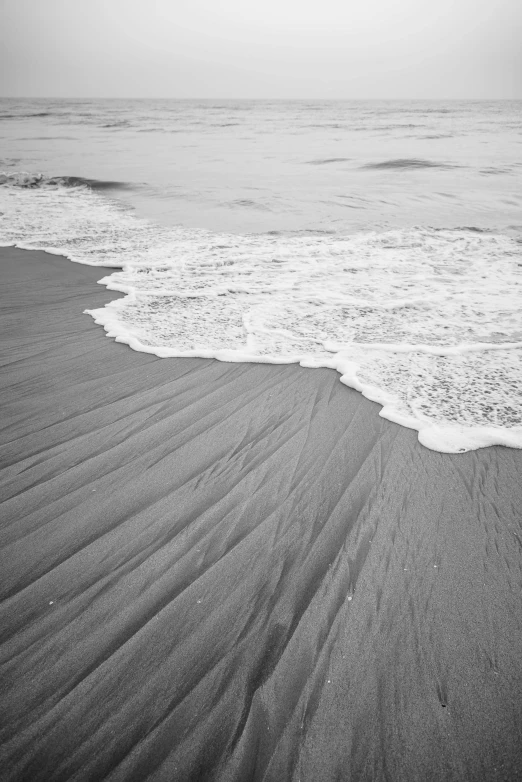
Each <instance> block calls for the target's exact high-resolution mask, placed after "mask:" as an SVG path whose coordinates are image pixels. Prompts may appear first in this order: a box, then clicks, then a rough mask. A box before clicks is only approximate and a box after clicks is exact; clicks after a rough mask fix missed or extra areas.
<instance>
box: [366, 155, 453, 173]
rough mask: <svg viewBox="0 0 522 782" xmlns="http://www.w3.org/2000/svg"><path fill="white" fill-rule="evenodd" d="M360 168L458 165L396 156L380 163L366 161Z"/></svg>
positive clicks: (384, 168) (411, 167)
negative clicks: (396, 157)
mask: <svg viewBox="0 0 522 782" xmlns="http://www.w3.org/2000/svg"><path fill="white" fill-rule="evenodd" d="M361 168H367V169H373V170H387V169H410V170H413V169H418V168H458V166H456V165H454V164H449V163H435V162H434V161H433V160H423V159H422V158H398V159H397V160H383V161H382V162H380V163H366V164H365V165H364V166H361Z"/></svg>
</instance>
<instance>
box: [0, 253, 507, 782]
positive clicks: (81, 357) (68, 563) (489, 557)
mask: <svg viewBox="0 0 522 782" xmlns="http://www.w3.org/2000/svg"><path fill="white" fill-rule="evenodd" d="M0 273H1V278H2V286H1V305H2V309H1V316H0V317H1V335H2V337H1V340H2V354H1V364H2V373H1V381H0V382H1V387H2V422H1V434H2V440H1V441H2V450H1V454H2V468H3V469H2V476H1V484H0V492H1V495H0V496H1V499H2V505H1V506H0V513H1V518H2V522H1V528H0V529H1V532H0V557H1V563H0V567H1V571H0V572H1V576H0V580H1V590H2V594H1V597H2V603H1V616H0V628H1V645H0V665H1V674H2V701H3V702H2V709H1V720H2V724H1V734H0V738H1V741H2V750H1V756H2V763H1V768H2V770H1V772H0V774H1V778H2V779H5V780H16V781H17V782H18V780H28V781H29V780H30V782H36V781H37V780H42V781H45V782H50V781H52V780H70V779H71V780H72V779H74V780H93V782H94V781H95V780H96V781H97V780H102V779H110V780H124V781H125V782H128V781H129V780H142V779H151V780H165V782H167V781H168V782H173V781H174V780H175V781H176V782H184V781H185V780H193V781H194V782H199V781H200V780H219V781H220V782H221V781H223V782H225V781H227V782H228V781H229V780H235V781H237V782H245V781H246V780H265V781H267V782H268V781H270V782H286V780H295V781H297V780H301V781H302V782H330V781H331V782H334V780H335V781H336V782H339V781H340V780H398V781H400V782H405V780H416V781H418V780H490V779H492V780H493V779H499V780H515V779H520V778H522V749H521V748H522V451H515V450H510V449H507V448H502V447H498V446H497V447H492V448H487V449H482V450H479V451H474V452H470V453H467V454H463V455H456V456H450V455H445V454H440V453H436V452H433V451H429V450H427V449H426V448H424V447H422V446H421V445H419V443H418V441H417V435H416V432H414V431H412V430H408V429H404V428H401V427H399V426H397V425H395V424H392V423H390V422H389V421H386V420H384V419H382V418H380V417H379V416H378V411H379V409H380V408H379V406H378V405H376V404H374V403H372V402H370V401H368V400H366V399H364V398H363V397H362V396H360V395H359V394H358V393H356V392H354V391H352V390H351V389H348V388H346V387H345V386H343V385H342V384H341V383H340V382H339V377H338V375H337V374H336V373H335V372H333V371H330V370H308V369H303V368H301V367H299V366H294V365H292V366H270V365H256V364H226V363H220V362H217V361H210V360H203V359H202V360H200V359H158V358H156V357H154V356H151V355H146V354H140V353H136V352H133V351H132V350H130V349H129V348H128V347H127V346H126V345H122V344H117V343H115V342H114V341H113V340H111V339H109V338H107V337H106V336H105V334H104V332H103V330H102V329H101V328H100V327H99V326H96V325H95V324H94V322H93V320H92V319H91V318H90V317H89V316H88V315H84V314H82V312H83V310H84V309H85V308H87V307H89V308H95V307H100V306H102V305H103V303H104V302H107V301H109V300H111V299H114V298H116V297H117V295H118V294H115V293H114V292H108V291H106V290H105V288H103V287H102V286H96V285H95V282H96V281H97V280H98V279H100V278H101V277H103V276H104V275H105V274H107V270H104V269H100V268H91V267H87V266H80V265H78V264H73V263H70V262H69V261H67V260H65V259H63V258H60V257H57V256H53V255H48V254H45V253H37V252H27V251H23V250H15V249H1V250H0Z"/></svg>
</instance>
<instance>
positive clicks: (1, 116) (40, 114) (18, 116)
mask: <svg viewBox="0 0 522 782" xmlns="http://www.w3.org/2000/svg"><path fill="white" fill-rule="evenodd" d="M52 116H53V113H52V112H51V111H38V112H36V113H33V114H0V119H30V118H31V117H52Z"/></svg>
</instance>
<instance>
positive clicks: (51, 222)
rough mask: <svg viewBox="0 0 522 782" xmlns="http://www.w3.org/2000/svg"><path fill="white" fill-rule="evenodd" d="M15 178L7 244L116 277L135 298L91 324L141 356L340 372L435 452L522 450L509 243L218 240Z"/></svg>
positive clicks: (518, 282)
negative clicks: (94, 267)
mask: <svg viewBox="0 0 522 782" xmlns="http://www.w3.org/2000/svg"><path fill="white" fill-rule="evenodd" d="M24 176H25V175H24ZM1 182H2V179H1V178H0V183H1ZM23 182H25V179H23V178H22V183H23ZM15 184H16V186H13V183H10V182H8V181H5V182H4V185H3V186H2V187H0V198H1V202H2V206H1V211H2V212H3V214H2V215H1V216H0V243H2V244H4V245H9V244H16V245H17V246H19V247H25V248H31V249H33V248H34V249H45V250H46V251H48V252H55V253H60V254H64V255H66V256H67V257H69V258H70V259H71V260H74V261H77V262H79V263H87V264H90V265H100V266H118V267H121V269H122V270H121V271H119V272H116V273H114V274H112V275H110V276H109V277H105V278H104V279H103V280H101V282H102V283H103V284H105V285H107V287H108V288H109V289H111V290H118V291H122V292H124V293H125V294H127V295H126V297H125V298H123V299H118V300H117V301H115V302H112V303H111V304H109V305H107V306H106V307H104V308H102V309H98V310H93V311H91V312H90V314H91V315H92V316H93V317H94V318H95V320H96V322H97V323H100V324H101V325H103V326H104V328H105V329H106V331H107V333H108V334H109V336H111V337H114V338H115V339H117V340H118V341H120V342H125V343H127V344H129V345H130V346H131V347H132V348H133V349H135V350H141V351H145V352H149V353H154V354H156V355H158V356H165V357H167V356H201V357H213V358H218V359H219V360H222V361H257V362H263V363H265V362H268V363H291V362H300V363H301V364H302V365H303V366H309V367H331V368H334V369H336V370H337V371H338V372H339V373H340V374H341V381H342V382H343V383H345V384H346V385H349V386H351V387H353V388H355V389H357V390H358V391H360V392H361V393H363V394H364V395H365V396H367V397H368V398H370V399H373V400H374V401H377V402H379V403H380V404H381V405H383V408H382V410H381V415H382V416H384V417H386V418H389V419H390V420H392V421H395V422H397V423H399V424H401V425H403V426H408V427H411V428H414V429H417V430H418V431H419V440H420V441H421V442H422V443H423V444H424V445H426V446H427V447H429V448H432V449H435V450H439V451H447V452H459V451H463V450H470V449H474V448H479V447H483V446H486V445H492V444H495V443H497V444H502V445H507V446H510V447H522V396H521V391H520V390H519V389H522V314H521V313H522V307H521V303H522V297H521V292H522V252H521V246H520V244H518V243H517V241H516V240H515V239H514V238H513V237H510V236H505V235H501V234H494V233H478V232H473V231H469V230H447V231H444V230H433V229H429V228H410V229H405V230H396V231H388V232H385V233H377V232H365V233H358V234H352V235H344V236H342V235H335V236H332V235H328V236H318V235H312V236H309V235H307V236H291V237H288V236H287V237H285V236H271V235H249V236H235V235H225V234H222V235H219V234H213V233H210V232H207V231H188V230H184V229H180V228H174V229H173V228H168V227H161V226H156V225H153V224H151V223H149V222H147V221H144V220H139V219H137V218H136V217H134V216H133V215H132V213H131V212H129V211H128V210H124V209H123V208H122V207H121V206H120V205H118V204H117V203H116V202H112V201H110V200H108V199H106V198H104V197H103V196H101V195H99V194H97V193H94V192H92V191H91V190H89V188H87V187H84V186H81V187H77V188H75V187H63V186H60V185H59V183H58V184H56V180H52V186H49V185H48V184H45V185H44V186H41V185H39V184H38V182H37V183H36V184H35V185H34V186H33V185H32V184H31V186H30V187H27V186H26V185H25V184H22V186H21V187H20V186H19V185H18V184H17V183H15Z"/></svg>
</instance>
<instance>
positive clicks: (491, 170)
mask: <svg viewBox="0 0 522 782" xmlns="http://www.w3.org/2000/svg"><path fill="white" fill-rule="evenodd" d="M480 173H481V174H485V175H486V176H490V175H491V174H512V173H513V172H512V171H511V170H510V169H509V168H495V167H494V166H491V167H490V168H481V169H480Z"/></svg>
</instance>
